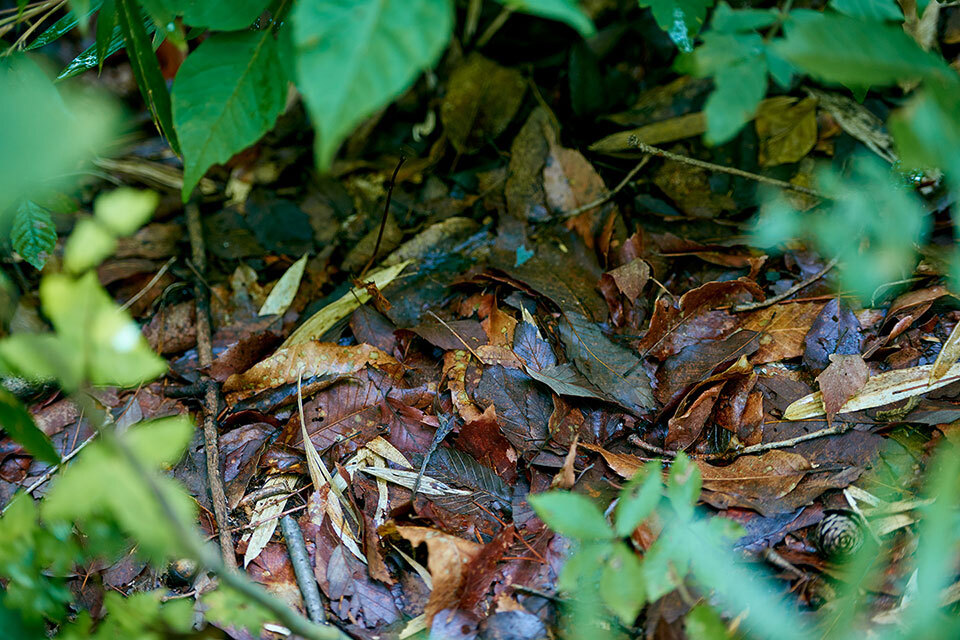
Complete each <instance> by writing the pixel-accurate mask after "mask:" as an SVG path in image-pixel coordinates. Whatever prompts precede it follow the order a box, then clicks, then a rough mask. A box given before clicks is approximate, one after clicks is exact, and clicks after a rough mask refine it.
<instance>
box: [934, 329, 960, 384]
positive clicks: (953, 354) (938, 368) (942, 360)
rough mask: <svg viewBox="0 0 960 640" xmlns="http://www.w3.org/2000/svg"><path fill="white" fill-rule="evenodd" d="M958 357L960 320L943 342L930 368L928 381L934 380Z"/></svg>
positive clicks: (941, 375)
mask: <svg viewBox="0 0 960 640" xmlns="http://www.w3.org/2000/svg"><path fill="white" fill-rule="evenodd" d="M958 359H960V322H958V323H957V325H956V326H955V327H954V328H953V331H951V332H950V337H949V338H947V341H946V342H944V343H943V347H942V348H941V349H940V353H938V354H937V361H936V362H934V363H933V369H931V370H930V382H936V381H937V380H939V379H940V378H942V377H943V376H944V375H945V374H946V373H947V371H948V370H949V369H950V367H952V366H953V365H954V364H956V362H957V360H958Z"/></svg>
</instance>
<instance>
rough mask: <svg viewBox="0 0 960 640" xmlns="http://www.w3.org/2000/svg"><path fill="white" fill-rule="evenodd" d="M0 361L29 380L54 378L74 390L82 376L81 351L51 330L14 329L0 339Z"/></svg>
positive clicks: (66, 387)
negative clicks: (25, 330) (16, 330)
mask: <svg viewBox="0 0 960 640" xmlns="http://www.w3.org/2000/svg"><path fill="white" fill-rule="evenodd" d="M0 362H2V363H4V364H5V365H6V368H7V369H9V370H10V371H13V372H15V373H17V374H19V375H20V376H22V377H24V378H27V379H29V380H57V381H59V382H60V386H61V387H63V389H64V390H65V391H73V390H74V389H76V388H77V387H78V386H80V382H81V380H82V378H83V354H82V353H80V352H78V351H76V349H74V348H73V347H72V346H71V345H69V344H67V343H65V341H64V340H62V339H61V338H60V337H59V336H57V335H56V334H52V333H14V334H13V335H11V336H7V337H6V338H4V339H3V340H0Z"/></svg>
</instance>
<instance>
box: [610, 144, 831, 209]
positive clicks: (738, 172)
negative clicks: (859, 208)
mask: <svg viewBox="0 0 960 640" xmlns="http://www.w3.org/2000/svg"><path fill="white" fill-rule="evenodd" d="M627 143H628V144H629V145H631V146H633V147H636V148H637V149H639V150H640V151H642V152H643V153H648V154H650V155H654V156H660V157H661V158H666V159H667V160H673V161H674V162H681V163H683V164H688V165H690V166H693V167H699V168H700V169H706V170H707V171H716V172H718V173H726V174H729V175H731V176H737V177H739V178H746V179H747V180H753V181H754V182H760V183H763V184H769V185H773V186H775V187H780V188H781V189H789V190H791V191H796V192H797V193H803V194H805V195H808V196H813V197H814V198H821V199H823V200H831V199H832V198H830V197H829V196H827V195H826V194H824V193H822V192H820V191H817V190H816V189H811V188H810V187H804V186H801V185H799V184H793V183H792V182H787V181H785V180H777V179H776V178H768V177H767V176H761V175H760V174H758V173H750V172H749V171H744V170H743V169H736V168H734V167H727V166H724V165H722V164H714V163H712V162H707V161H705V160H697V159H696V158H690V157H688V156H682V155H680V154H678V153H671V152H670V151H666V150H664V149H661V148H659V147H653V146H650V145H649V144H647V143H645V142H640V138H638V137H637V136H635V135H634V136H630V137H629V138H628V140H627Z"/></svg>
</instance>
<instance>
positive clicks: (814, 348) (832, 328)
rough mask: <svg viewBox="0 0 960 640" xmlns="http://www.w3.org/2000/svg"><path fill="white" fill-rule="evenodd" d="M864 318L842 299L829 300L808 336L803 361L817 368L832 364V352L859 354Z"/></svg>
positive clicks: (805, 339)
mask: <svg viewBox="0 0 960 640" xmlns="http://www.w3.org/2000/svg"><path fill="white" fill-rule="evenodd" d="M860 346H861V335H860V321H859V320H857V316H855V315H854V314H853V312H852V311H850V308H849V307H848V306H847V305H846V303H843V302H841V300H840V299H839V298H834V299H832V300H830V302H828V303H827V304H826V305H825V306H824V307H823V309H822V310H821V311H820V315H818V316H817V318H816V319H815V320H814V321H813V323H812V324H811V325H810V331H808V332H807V335H806V337H805V338H804V351H803V363H804V364H805V365H807V366H808V367H810V368H811V369H813V370H814V371H822V370H823V369H825V368H826V367H827V366H828V365H829V364H830V355H832V354H834V353H838V354H842V355H852V354H859V353H860Z"/></svg>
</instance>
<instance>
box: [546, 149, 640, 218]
mask: <svg viewBox="0 0 960 640" xmlns="http://www.w3.org/2000/svg"><path fill="white" fill-rule="evenodd" d="M648 162H650V156H648V155H647V156H643V157H642V158H641V159H640V162H638V163H637V164H636V166H635V167H634V168H633V169H630V173H628V174H627V175H626V177H625V178H624V179H623V180H621V181H620V184H618V185H617V186H615V187H614V188H613V189H612V190H610V191H608V192H607V193H605V194H604V195H602V196H600V197H599V198H597V199H596V200H594V201H593V202H588V203H587V204H585V205H583V206H580V207H577V208H576V209H571V210H570V211H564V212H563V213H561V214H560V218H561V219H564V218H572V217H573V216H578V215H580V214H581V213H583V212H584V211H589V210H590V209H593V208H594V207H599V206H600V205H602V204H605V203H606V202H607V201H608V200H610V199H611V198H613V196H615V195H617V194H618V193H620V192H621V191H622V190H623V188H624V187H625V186H627V185H628V184H630V181H631V180H633V178H634V176H636V175H637V174H638V173H640V169H643V167H644V166H646V164H647V163H648Z"/></svg>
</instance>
